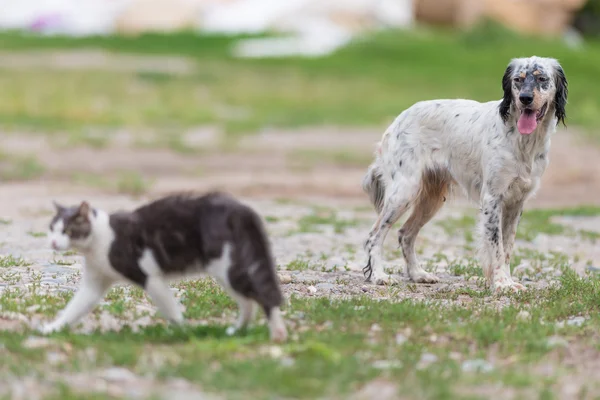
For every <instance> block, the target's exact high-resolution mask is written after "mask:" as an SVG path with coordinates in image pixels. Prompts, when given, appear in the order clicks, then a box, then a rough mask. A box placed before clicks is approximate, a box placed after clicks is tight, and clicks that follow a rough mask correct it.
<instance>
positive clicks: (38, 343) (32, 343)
mask: <svg viewBox="0 0 600 400" xmlns="http://www.w3.org/2000/svg"><path fill="white" fill-rule="evenodd" d="M51 344H52V341H51V340H50V339H47V338H45V337H39V336H29V337H28V338H27V339H25V341H23V347H26V348H28V349H39V348H42V347H48V346H50V345H51Z"/></svg>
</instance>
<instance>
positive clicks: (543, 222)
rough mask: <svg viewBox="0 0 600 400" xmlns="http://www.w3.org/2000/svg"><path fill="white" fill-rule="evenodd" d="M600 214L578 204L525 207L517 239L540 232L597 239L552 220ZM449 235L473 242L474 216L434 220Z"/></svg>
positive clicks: (587, 232)
mask: <svg viewBox="0 0 600 400" xmlns="http://www.w3.org/2000/svg"><path fill="white" fill-rule="evenodd" d="M598 215H600V207H597V206H580V207H571V208H562V209H552V208H538V209H526V210H525V211H523V215H522V217H521V220H520V222H519V227H518V229H517V239H521V240H526V241H532V240H534V239H535V238H536V236H537V235H538V234H540V233H543V234H546V235H568V236H576V235H579V236H580V237H582V238H586V239H590V240H597V239H598V238H599V237H600V235H599V234H598V233H597V232H590V231H584V230H575V229H572V228H570V227H569V226H567V225H563V224H559V223H556V222H552V218H553V217H567V216H568V217H593V216H598ZM436 223H437V224H438V225H439V226H441V227H442V229H444V231H445V232H446V234H448V235H449V236H456V235H459V234H462V235H464V237H465V241H466V242H467V243H471V242H473V231H474V229H475V228H476V218H475V217H473V216H472V215H468V214H466V215H463V216H461V217H458V218H454V217H450V218H446V219H443V220H439V221H436Z"/></svg>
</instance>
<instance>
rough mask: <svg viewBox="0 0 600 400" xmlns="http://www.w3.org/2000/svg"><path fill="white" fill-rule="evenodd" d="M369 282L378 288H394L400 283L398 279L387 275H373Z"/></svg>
mask: <svg viewBox="0 0 600 400" xmlns="http://www.w3.org/2000/svg"><path fill="white" fill-rule="evenodd" d="M371 282H373V283H374V284H376V285H379V286H395V285H397V284H399V283H400V282H399V281H398V279H396V278H394V277H393V276H392V275H388V274H381V275H375V274H373V276H372V277H371Z"/></svg>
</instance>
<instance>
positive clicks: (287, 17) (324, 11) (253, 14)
mask: <svg viewBox="0 0 600 400" xmlns="http://www.w3.org/2000/svg"><path fill="white" fill-rule="evenodd" d="M265 10H266V11H265ZM412 22H413V4H412V0H328V1H321V0H288V1H286V2H281V1H278V0H238V1H231V2H229V3H225V4H224V5H223V6H219V7H216V8H214V9H212V10H210V11H208V12H207V13H206V14H205V15H204V17H203V19H202V21H201V27H202V29H203V30H205V31H208V32H220V33H256V32H264V31H274V32H279V33H284V34H289V36H287V37H276V38H273V37H271V38H259V39H246V40H242V41H240V42H239V43H238V45H237V46H236V47H235V49H234V54H235V55H236V56H239V57H274V56H280V57H281V56H290V55H303V56H322V55H326V54H329V53H331V52H333V51H335V50H336V49H337V48H339V47H341V46H344V45H345V44H346V43H348V42H349V41H350V40H351V39H352V38H353V37H354V36H355V35H357V34H359V33H360V32H362V31H364V30H369V29H370V30H373V29H378V28H382V27H394V28H407V27H410V26H411V25H412Z"/></svg>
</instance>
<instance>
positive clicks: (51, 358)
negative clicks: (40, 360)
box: [46, 351, 67, 365]
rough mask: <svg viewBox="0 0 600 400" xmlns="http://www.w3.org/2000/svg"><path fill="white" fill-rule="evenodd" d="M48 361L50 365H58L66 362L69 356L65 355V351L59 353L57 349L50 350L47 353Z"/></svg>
mask: <svg viewBox="0 0 600 400" xmlns="http://www.w3.org/2000/svg"><path fill="white" fill-rule="evenodd" d="M46 361H48V363H49V364H50V365H57V364H60V363H63V362H66V361H67V356H65V355H64V354H63V353H59V352H57V351H50V352H48V353H46Z"/></svg>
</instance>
